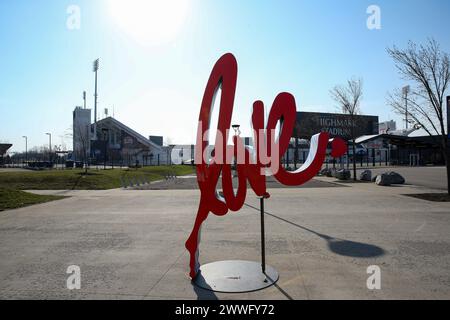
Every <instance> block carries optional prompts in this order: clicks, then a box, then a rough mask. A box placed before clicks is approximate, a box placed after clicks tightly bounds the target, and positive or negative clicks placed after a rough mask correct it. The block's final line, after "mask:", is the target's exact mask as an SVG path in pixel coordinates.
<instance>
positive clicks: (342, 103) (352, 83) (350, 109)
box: [330, 79, 363, 181]
mask: <svg viewBox="0 0 450 320" xmlns="http://www.w3.org/2000/svg"><path fill="white" fill-rule="evenodd" d="M362 88H363V81H362V79H350V80H348V81H347V84H346V85H338V86H335V87H334V88H333V89H331V90H330V95H331V97H332V98H333V99H334V100H335V101H336V102H337V103H338V104H339V107H340V108H342V112H343V113H346V114H348V115H349V116H350V121H351V127H350V134H351V139H352V148H353V159H352V160H353V161H352V162H353V180H355V181H356V146H355V139H356V137H355V125H356V118H357V115H358V114H359V113H360V109H359V105H360V103H361V100H362V96H363V91H362Z"/></svg>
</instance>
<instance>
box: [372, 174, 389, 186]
mask: <svg viewBox="0 0 450 320" xmlns="http://www.w3.org/2000/svg"><path fill="white" fill-rule="evenodd" d="M375 183H376V184H377V185H379V186H390V185H391V178H390V176H389V175H388V174H386V173H382V174H380V175H378V176H377V178H376V180H375Z"/></svg>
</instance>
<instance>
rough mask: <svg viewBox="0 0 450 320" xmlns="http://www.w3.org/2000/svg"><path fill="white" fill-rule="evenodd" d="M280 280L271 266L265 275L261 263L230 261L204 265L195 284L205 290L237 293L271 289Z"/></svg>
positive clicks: (267, 268) (267, 267)
mask: <svg viewBox="0 0 450 320" xmlns="http://www.w3.org/2000/svg"><path fill="white" fill-rule="evenodd" d="M278 278H279V275H278V272H277V271H276V270H275V269H274V268H272V267H271V266H266V273H265V274H264V273H262V270H261V263H259V262H253V261H242V260H228V261H217V262H212V263H208V264H205V265H202V266H201V267H200V271H199V273H198V275H197V277H195V279H194V280H193V282H194V284H195V285H197V286H199V287H200V288H203V289H207V290H211V291H216V292H226V293H233V292H234V293H237V292H250V291H257V290H261V289H264V288H267V287H270V286H272V285H274V284H275V282H277V281H278Z"/></svg>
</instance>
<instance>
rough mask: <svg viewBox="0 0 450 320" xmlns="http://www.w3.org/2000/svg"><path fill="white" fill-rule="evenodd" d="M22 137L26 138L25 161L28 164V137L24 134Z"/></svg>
mask: <svg viewBox="0 0 450 320" xmlns="http://www.w3.org/2000/svg"><path fill="white" fill-rule="evenodd" d="M22 138H25V162H26V163H27V164H28V137H27V136H22Z"/></svg>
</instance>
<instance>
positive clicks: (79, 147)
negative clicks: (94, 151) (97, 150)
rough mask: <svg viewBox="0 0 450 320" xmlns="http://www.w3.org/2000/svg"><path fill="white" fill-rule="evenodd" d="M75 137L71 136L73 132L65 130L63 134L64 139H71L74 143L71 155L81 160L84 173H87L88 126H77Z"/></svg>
mask: <svg viewBox="0 0 450 320" xmlns="http://www.w3.org/2000/svg"><path fill="white" fill-rule="evenodd" d="M76 131H77V135H76V137H75V136H74V134H73V131H71V130H67V133H66V134H65V136H66V137H72V139H73V140H74V141H76V143H74V150H73V153H74V155H75V158H77V159H78V158H81V159H82V160H83V163H84V173H87V171H88V164H89V163H88V159H89V146H90V137H91V136H90V126H89V125H86V126H82V125H79V126H78V127H77V130H76Z"/></svg>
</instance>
